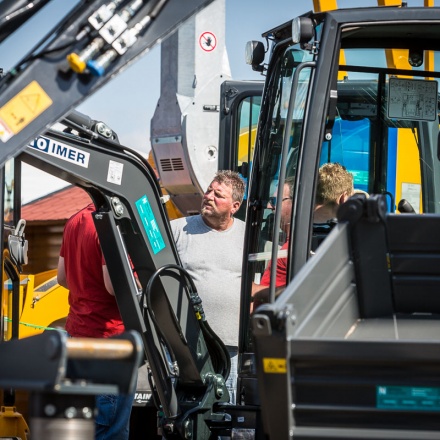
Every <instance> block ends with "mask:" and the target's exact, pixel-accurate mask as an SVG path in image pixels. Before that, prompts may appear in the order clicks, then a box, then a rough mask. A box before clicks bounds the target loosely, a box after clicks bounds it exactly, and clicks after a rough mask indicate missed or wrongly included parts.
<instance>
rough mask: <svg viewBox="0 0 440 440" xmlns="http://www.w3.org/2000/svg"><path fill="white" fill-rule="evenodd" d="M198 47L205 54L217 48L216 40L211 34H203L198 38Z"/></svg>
mask: <svg viewBox="0 0 440 440" xmlns="http://www.w3.org/2000/svg"><path fill="white" fill-rule="evenodd" d="M199 44H200V47H201V48H202V49H203V50H204V51H206V52H212V51H213V50H214V49H215V48H216V47H217V38H215V35H214V34H213V33H212V32H203V34H202V35H200V38H199Z"/></svg>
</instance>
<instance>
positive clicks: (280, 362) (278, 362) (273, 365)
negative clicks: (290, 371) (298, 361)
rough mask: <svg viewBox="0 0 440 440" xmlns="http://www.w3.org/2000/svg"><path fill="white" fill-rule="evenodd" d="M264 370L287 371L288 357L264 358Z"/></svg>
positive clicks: (267, 371) (268, 371) (279, 372)
mask: <svg viewBox="0 0 440 440" xmlns="http://www.w3.org/2000/svg"><path fill="white" fill-rule="evenodd" d="M263 370H264V372H265V373H277V374H282V373H287V367H286V359H282V358H263Z"/></svg>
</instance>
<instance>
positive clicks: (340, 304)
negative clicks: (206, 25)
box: [0, 1, 440, 439]
mask: <svg viewBox="0 0 440 440" xmlns="http://www.w3.org/2000/svg"><path fill="white" fill-rule="evenodd" d="M196 3H197V2H193V3H191V5H192V6H194V9H196V8H197V6H196V5H195V4H196ZM189 4H190V2H172V1H169V2H167V3H164V4H163V5H162V6H161V9H160V11H161V12H160V14H158V15H157V16H155V20H154V23H155V24H156V26H159V25H160V23H161V22H160V17H161V16H162V13H165V12H166V11H168V12H169V13H170V12H171V11H181V8H183V7H184V6H183V5H185V6H188V5H189ZM88 5H91V6H90V7H92V6H93V7H94V8H96V7H98V6H101V2H88ZM150 6H151V5H150ZM198 6H201V3H198ZM118 7H123V5H118ZM167 8H168V9H167ZM83 11H84V9H81V11H77V14H78V15H77V16H76V17H75V18H76V20H74V22H73V24H72V22H69V26H67V25H66V27H65V28H64V29H63V32H62V35H63V36H64V35H65V34H67V35H68V36H69V35H70V36H75V35H78V34H80V35H82V33H83V32H81V33H80V30H83V29H85V28H86V27H87V26H88V25H87V24H86V18H87V17H89V16H92V15H93V14H94V9H88V10H87V12H86V13H85V12H84V14H83ZM186 11H187V12H188V10H186ZM165 16H166V17H169V15H165ZM138 18H142V17H138ZM170 23H171V22H170V21H167V26H169V27H168V28H167V29H169V28H170V27H172V25H170ZM149 29H150V30H151V29H152V28H148V29H147V31H146V33H145V34H144V36H147V35H148V30H149ZM155 29H156V31H158V27H156V28H155ZM92 33H93V31H92ZM141 35H142V34H141ZM263 37H264V38H265V39H266V44H263V43H258V42H251V43H250V44H249V45H248V47H247V55H248V60H249V62H250V64H251V65H252V67H253V68H254V69H255V70H257V71H261V72H263V73H264V74H265V75H266V79H265V84H264V91H263V95H262V98H261V109H260V111H259V117H258V127H257V130H256V135H255V139H256V143H255V150H254V154H253V158H252V161H250V160H249V159H248V160H241V163H240V166H241V167H242V170H243V169H247V170H249V174H248V175H249V176H250V180H249V188H248V194H247V203H246V212H245V217H246V236H245V253H244V255H243V277H242V290H241V310H240V334H239V377H238V383H237V387H238V393H237V394H238V397H237V403H236V404H235V405H231V404H229V403H228V400H229V398H228V392H227V389H226V387H225V378H226V377H227V375H228V369H229V366H228V365H229V361H228V355H227V352H226V351H225V347H224V345H223V344H222V342H221V341H220V340H219V339H218V338H217V337H216V335H215V334H214V333H213V332H212V330H211V329H210V326H209V316H205V314H204V311H203V292H197V291H196V289H195V288H194V285H193V283H192V280H191V278H190V277H189V276H188V275H187V274H186V273H185V271H184V270H183V268H182V267H181V265H180V260H179V256H178V254H177V252H176V249H175V246H174V242H173V238H172V234H171V232H170V228H169V224H168V217H167V214H166V211H165V209H164V202H165V199H164V198H163V197H162V194H161V191H160V188H159V185H158V182H157V179H156V176H155V174H154V172H153V170H152V169H151V167H150V166H149V165H148V164H147V163H146V162H145V160H144V159H143V158H142V157H141V156H140V155H139V154H138V153H136V152H135V151H133V150H131V149H130V148H128V147H126V146H122V145H120V144H119V142H118V141H117V138H116V137H115V136H114V135H113V133H112V130H110V129H108V128H106V127H103V126H102V125H100V126H99V127H97V126H96V124H94V122H93V120H91V119H90V118H87V117H84V115H80V114H78V113H77V112H73V113H72V112H71V110H72V108H73V107H74V106H75V105H77V104H78V102H79V101H80V100H81V97H78V94H79V93H81V94H82V95H81V96H83V94H84V93H85V92H88V93H91V92H92V91H93V87H92V86H93V85H94V84H97V81H99V80H98V79H97V77H93V78H91V76H90V75H92V76H93V73H91V71H89V70H88V69H92V70H93V69H94V68H97V67H99V66H101V67H102V66H103V59H101V61H100V62H98V64H96V63H92V64H91V65H90V66H88V67H87V63H85V64H86V68H85V70H83V71H81V72H76V71H67V73H68V74H67V76H66V67H65V65H64V60H65V57H63V58H62V62H61V58H60V57H58V55H57V56H56V57H55V55H54V54H56V53H57V51H51V50H49V49H47V50H44V51H43V54H44V56H41V57H30V58H29V59H28V60H26V62H25V63H22V65H21V67H22V69H23V70H22V72H21V73H20V72H19V73H18V75H17V76H16V77H13V76H11V75H8V76H7V77H6V79H5V80H4V82H3V83H2V84H0V118H2V121H3V123H4V126H5V127H4V129H3V134H2V137H1V139H2V142H3V147H5V148H4V149H2V152H3V153H2V154H3V156H1V157H0V159H1V161H2V163H5V160H6V159H7V158H8V157H12V156H14V160H15V164H16V165H15V167H14V169H17V170H19V168H20V165H19V164H20V163H21V162H26V163H29V164H32V165H33V166H36V167H37V168H39V169H42V170H44V171H46V172H49V173H51V174H53V175H56V176H58V177H60V178H62V179H64V180H66V181H67V182H70V183H72V184H74V185H77V186H79V187H80V188H83V189H84V190H85V191H87V193H88V194H89V195H90V197H91V198H92V200H93V201H94V203H95V206H96V212H95V213H94V215H93V217H94V222H95V226H96V229H97V232H98V236H99V238H100V240H101V243H102V249H103V253H104V256H105V259H106V262H107V265H108V268H109V272H110V276H111V280H112V283H113V285H114V287H115V296H116V299H117V302H118V306H119V308H120V311H121V315H122V317H123V319H124V323H125V325H126V328H127V330H129V331H134V332H135V333H134V335H139V340H140V343H139V345H140V346H141V347H142V350H141V351H142V356H141V357H140V359H139V358H138V357H137V356H136V355H133V354H132V353H134V352H135V351H136V350H127V351H130V355H129V356H128V358H129V359H130V361H131V363H130V365H128V366H127V369H126V374H127V375H129V372H130V371H132V369H131V367H132V366H133V364H136V362H137V363H145V362H147V363H148V371H149V376H150V383H151V390H152V393H153V395H154V399H155V403H156V405H157V408H158V425H159V429H160V433H161V435H162V436H163V437H165V438H186V439H190V438H197V439H204V438H212V437H215V436H230V437H232V438H256V439H263V438H270V439H286V438H295V439H311V438H314V439H331V438H333V439H336V438H338V439H340V438H345V439H355V438H356V439H357V438H368V439H370V438H371V439H405V438H408V439H409V438H420V439H434V438H438V436H439V431H440V429H439V428H440V427H439V424H438V411H439V410H440V406H439V403H438V402H439V399H438V396H439V393H440V382H439V379H438V374H437V371H438V366H439V363H438V356H437V354H436V353H437V352H438V337H437V334H436V333H437V329H438V322H439V321H438V318H439V313H440V309H439V306H438V300H437V298H436V292H437V290H438V287H439V280H440V276H439V273H438V243H439V240H438V233H437V229H438V225H440V216H439V212H438V211H439V210H440V208H439V198H440V196H439V185H440V183H439V182H440V180H439V175H438V174H439V172H440V162H439V160H440V159H439V153H438V148H439V147H438V138H439V121H438V110H439V107H438V102H439V95H438V78H439V77H440V74H439V73H438V72H436V70H435V68H434V64H433V62H432V61H433V60H435V59H436V56H437V52H438V51H439V50H440V43H439V42H440V9H438V8H408V7H406V6H405V5H399V6H394V7H380V8H356V9H344V10H335V11H328V12H317V13H313V12H309V13H306V14H304V15H302V16H300V17H296V18H294V19H293V20H289V21H288V22H286V23H285V24H282V25H280V26H278V27H276V28H274V29H271V30H269V31H267V32H266V33H264V34H263ZM96 38H99V37H96ZM139 40H141V39H139ZM139 40H137V41H139ZM70 41H71V40H70V39H68V40H66V43H67V42H70ZM91 41H93V40H91ZM51 44H53V45H54V48H57V49H58V50H64V49H62V47H63V46H59V45H57V43H56V42H52V43H51ZM75 44H76V43H75ZM78 44H79V43H78ZM99 44H104V47H107V46H106V45H105V43H102V42H100V43H99ZM83 46H85V47H88V46H87V44H86V45H84V42H83V43H82V44H81V47H83ZM269 46H270V53H269V60H268V62H267V64H265V63H264V55H265V52H266V51H269V49H268V48H269ZM133 47H134V46H133ZM100 50H101V48H100ZM109 50H110V49H109ZM115 50H116V49H115ZM139 51H142V49H141V48H139ZM71 53H73V52H72V51H71V50H69V51H68V54H67V50H66V54H67V55H69V54H71ZM104 53H106V51H104ZM126 53H127V56H129V54H130V51H127V52H126ZM66 54H64V55H66ZM134 54H135V55H137V54H138V52H134ZM342 54H343V56H341V55H342ZM391 54H399V58H398V61H399V63H398V64H397V63H394V64H393V62H392V60H393V57H392V56H391ZM108 56H109V55H108ZM79 58H81V57H79ZM92 58H93V57H92ZM74 59H75V60H76V61H78V60H77V59H76V58H75V57H74ZM97 59H100V57H98V58H97ZM107 59H108V58H107ZM118 60H119V62H120V63H122V62H123V60H121V59H120V58H116V59H115V60H112V63H109V64H108V65H106V67H107V69H109V70H107V69H104V71H102V72H101V71H100V72H101V73H102V74H103V76H102V77H99V78H101V79H103V78H108V76H107V75H109V74H111V73H112V69H113V68H116V65H115V64H114V63H117V62H118ZM125 61H127V59H126V60H125ZM113 62H114V63H113ZM34 63H37V64H35V65H34ZM61 64H63V65H64V67H63V68H62V69H61V68H60V65H61ZM78 66H79V67H78V69H79V70H81V66H83V64H81V63H79V64H78ZM36 67H38V69H37V68H36ZM119 67H121V64H119ZM43 68H47V71H46V72H44V73H43V72H42V69H43ZM70 69H71V70H72V68H70ZM17 81H19V82H17ZM20 81H21V82H20ZM66 81H67V82H66ZM40 83H41V84H43V86H42V85H41V84H40ZM73 86H75V87H73ZM26 87H32V89H31V91H32V92H36V93H39V94H40V95H39V96H41V98H42V101H41V102H43V103H45V104H44V105H43V106H42V107H38V109H39V111H40V113H39V114H38V115H36V116H35V118H34V119H32V117H31V116H30V115H29V114H28V113H25V112H24V110H22V109H21V107H20V106H19V105H18V104H17V102H22V101H23V98H24V97H26V96H28V95H26V93H27V92H28V91H29V89H26ZM41 90H42V91H44V94H43V93H42V91H41ZM66 90H69V93H66ZM230 90H231V89H230ZM49 91H53V93H54V95H53V97H54V98H52V95H51V93H50V92H49ZM46 95H47V97H46ZM235 96H236V97H238V98H239V97H240V96H241V97H242V96H243V95H241V94H240V93H239V91H238V90H237V89H236V91H232V92H231V93H230V94H229V96H228V101H227V103H226V101H225V105H224V108H223V109H224V111H223V112H222V113H223V115H222V118H223V116H224V117H225V118H224V119H223V120H222V128H223V131H222V133H221V139H228V141H229V142H230V143H232V144H233V145H232V148H233V149H235V150H233V151H238V146H239V139H240V138H242V137H241V136H240V135H241V134H242V133H241V131H240V127H241V126H242V124H241V123H240V121H241V120H243V119H246V120H247V121H248V126H252V125H253V124H252V123H249V121H252V117H251V116H250V115H251V114H252V113H251V112H250V111H249V109H250V108H252V104H253V103H252V100H249V101H247V104H249V105H248V106H247V108H246V105H243V106H242V105H237V104H236V103H235V102H234V97H235ZM55 98H56V99H55ZM39 102H40V101H39ZM43 107H45V108H43ZM12 109H13V110H14V111H13V110H12ZM15 109H17V111H20V110H21V111H22V112H21V113H18V115H17V114H16V113H15ZM246 112H247V113H246ZM68 113H69V115H67V114H68ZM243 115H247V118H243ZM16 116H19V117H20V121H21V122H19V121H18V120H16V119H15V117H16ZM240 118H242V119H240ZM60 120H61V121H62V125H63V126H64V127H65V129H63V130H62V131H59V130H56V129H53V128H52V129H49V130H47V126H48V125H50V124H52V123H54V122H56V121H60ZM22 125H23V128H22ZM251 138H252V137H251V136H248V142H249V139H251ZM220 148H224V147H221V146H219V149H220ZM250 148H252V147H250ZM223 151H224V152H226V151H227V150H226V149H223ZM408 156H410V157H411V158H414V159H412V160H413V161H414V162H415V163H418V164H419V167H418V171H419V172H418V176H416V179H413V177H412V176H404V177H402V178H401V179H396V175H397V173H399V172H401V169H400V167H399V163H398V162H399V160H400V158H401V157H408ZM225 157H226V153H225ZM328 162H339V163H341V164H343V165H344V166H345V167H346V168H347V169H348V170H349V171H350V172H351V173H352V174H353V176H354V184H355V188H357V189H360V190H363V191H365V192H367V193H369V194H370V197H369V198H366V196H357V197H355V198H353V199H351V200H350V201H349V202H347V204H346V205H343V206H342V208H341V210H340V212H339V214H338V219H337V221H332V222H331V225H330V223H329V224H324V225H322V224H319V225H316V224H314V222H313V211H314V200H315V192H316V182H317V174H318V168H319V166H320V165H321V164H323V163H328ZM287 178H290V179H294V182H295V183H294V186H293V195H292V209H291V211H290V227H289V230H288V231H287V232H286V231H285V230H283V231H282V230H281V227H280V223H281V212H280V211H281V209H275V212H274V213H273V212H272V210H271V209H268V202H269V200H272V202H273V201H274V199H273V197H276V198H277V200H278V201H281V200H282V190H283V184H284V182H285V180H286V179H287ZM396 182H400V183H399V184H398V186H399V187H397V186H396ZM17 192H18V193H19V191H17ZM272 202H271V203H272ZM279 203H280V202H279ZM279 206H280V205H279V204H278V205H277V207H278V208H279ZM15 208H16V209H14V216H16V217H14V220H13V226H14V227H13V228H10V234H9V235H10V237H11V238H10V240H9V241H10V242H11V244H10V245H9V251H10V252H11V255H12V261H13V262H14V264H15V266H16V267H17V269H18V270H19V269H20V266H21V265H23V264H24V263H25V254H26V252H25V250H26V246H28V244H27V243H26V241H25V238H24V233H23V229H22V228H20V227H18V226H19V221H20V216H19V204H18V203H17V204H16V206H15ZM396 211H399V212H400V213H399V214H398V213H397V212H396ZM332 220H334V219H332ZM30 245H31V243H29V246H30ZM278 259H283V261H285V263H286V265H287V275H286V286H285V289H284V290H283V292H282V293H279V292H278V291H276V289H275V278H276V269H277V264H276V263H277V261H278ZM268 261H272V265H271V269H270V273H271V276H270V280H271V282H270V285H269V286H268V298H267V304H263V305H261V306H260V307H258V308H257V309H256V311H255V312H254V313H253V314H251V313H250V310H251V302H252V294H251V292H252V285H253V284H259V283H260V282H261V278H262V274H263V273H264V271H265V270H266V266H267V263H268ZM135 274H136V277H137V279H138V281H139V282H140V285H141V289H139V288H138V284H137V280H136V279H135ZM54 334H56V335H57V336H56V337H55V339H56V340H55V341H53V340H49V341H46V337H47V334H44V335H43V336H42V337H41V338H40V337H39V339H38V343H40V344H41V345H39V346H38V347H39V349H38V350H36V351H35V352H33V353H34V354H33V356H34V357H36V358H38V355H39V354H40V355H41V358H42V360H41V363H40V364H39V365H42V366H43V365H44V364H45V362H47V361H48V360H56V361H57V362H58V363H56V364H55V365H52V368H51V369H50V373H51V374H52V375H53V377H51V378H47V377H45V374H44V371H45V370H44V368H42V369H39V372H40V375H39V376H38V377H34V376H29V368H28V369H26V368H25V367H24V366H23V365H25V364H26V351H25V350H23V349H22V347H26V349H27V348H28V347H30V346H32V340H33V339H34V338H32V337H30V338H26V339H25V340H23V341H20V340H18V341H15V340H14V341H7V342H3V343H1V344H0V355H1V356H2V359H7V362H2V363H0V386H2V387H17V388H19V387H27V388H29V389H31V390H32V391H33V392H34V396H36V400H35V402H36V403H35V404H34V410H33V411H32V413H31V417H33V418H34V426H35V427H36V431H37V432H38V433H39V434H40V435H43V436H42V437H41V438H50V434H51V432H50V431H49V430H50V428H49V426H50V424H47V426H48V428H47V430H46V431H44V429H43V426H46V425H45V422H47V421H48V420H53V418H55V419H59V420H60V421H61V422H62V426H63V428H64V429H65V430H66V431H67V429H68V428H70V429H75V426H76V425H75V423H77V422H78V418H79V419H84V418H85V415H84V414H82V413H80V412H79V411H76V412H72V411H69V412H67V413H66V411H55V412H52V413H51V412H48V411H41V408H43V409H44V408H47V404H48V403H50V402H55V403H56V405H60V408H62V407H63V405H65V403H66V402H68V401H69V400H70V399H69V397H70V396H71V395H72V394H75V393H76V394H78V393H79V391H78V390H77V389H74V390H72V389H71V388H69V385H70V384H71V383H74V384H76V383H80V384H82V385H83V387H82V389H83V393H84V394H87V395H89V394H93V393H96V392H99V391H100V390H102V389H103V387H104V385H105V386H108V385H109V383H112V382H111V381H113V385H114V386H115V387H116V391H118V390H119V391H120V390H127V389H129V388H131V389H133V384H132V383H131V382H130V381H126V382H125V383H120V382H118V380H117V378H115V377H114V375H110V374H109V375H107V376H106V377H105V378H104V377H100V376H99V375H94V374H92V375H90V376H87V374H86V371H87V369H85V370H84V369H79V371H80V373H82V375H78V374H77V375H74V374H73V372H72V369H69V368H68V369H67V370H66V369H65V366H66V362H67V365H70V364H69V362H70V361H69V356H68V354H69V352H71V351H72V348H71V347H69V341H65V340H63V338H62V336H60V335H59V333H58V332H57V331H55V332H54ZM134 338H136V336H134ZM49 339H50V338H49ZM35 344H37V342H36V343H35ZM132 345H133V346H136V345H137V344H136V340H135V341H134V343H133V344H132ZM53 347H56V348H57V350H55V349H53ZM62 347H65V348H66V349H65V351H63V350H62ZM51 348H52V349H51ZM98 351H99V350H98ZM54 352H55V354H54ZM65 353H67V361H66V359H65V358H66V355H65ZM3 354H6V356H7V357H4V356H3ZM74 356H75V355H72V356H71V357H74ZM77 356H78V355H77ZM126 358H127V356H126ZM88 362H89V364H88V365H89V366H90V365H91V366H93V365H94V362H96V360H95V361H94V360H93V359H91V360H88ZM109 364H110V365H111V362H109ZM100 365H102V364H100ZM28 367H29V366H28ZM95 368H96V365H95V367H94V368H92V370H91V371H97V370H96V369H95ZM101 370H102V367H101ZM57 371H58V372H60V374H58V375H56V374H55V373H56V372H57ZM66 371H67V373H66ZM20 374H21V376H20ZM26 375H27V376H26ZM25 376H26V377H30V379H32V380H26V381H25V380H23V378H24V377H25ZM55 376H56V377H55ZM100 381H101V382H100ZM115 382H116V383H115ZM42 389H44V391H45V393H44V395H43V397H41V396H39V395H40V394H41V391H42ZM87 402H88V403H87V405H91V404H90V401H87ZM56 405H55V406H56ZM71 407H73V408H77V407H78V405H77V404H76V402H74V404H72V405H70V406H69V407H68V408H71ZM87 407H89V406H87ZM66 409H67V408H66ZM66 414H69V415H70V417H67V416H66ZM72 414H74V415H73V416H72ZM86 414H90V412H86ZM89 421H90V420H89ZM77 424H78V425H80V424H79V423H77ZM78 429H79V427H78ZM31 430H32V423H31ZM89 434H90V433H89V432H88V435H89ZM83 438H91V437H85V436H84V437H83Z"/></svg>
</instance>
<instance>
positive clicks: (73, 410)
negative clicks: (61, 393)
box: [64, 406, 78, 419]
mask: <svg viewBox="0 0 440 440" xmlns="http://www.w3.org/2000/svg"><path fill="white" fill-rule="evenodd" d="M77 414H78V411H77V410H76V408H75V407H73V406H70V407H69V408H66V410H65V411H64V415H65V416H66V418H67V419H73V418H75V417H76V416H77Z"/></svg>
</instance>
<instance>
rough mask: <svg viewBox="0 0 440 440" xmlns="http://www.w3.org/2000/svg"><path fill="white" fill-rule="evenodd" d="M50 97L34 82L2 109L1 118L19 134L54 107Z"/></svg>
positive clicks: (0, 110)
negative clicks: (49, 108)
mask: <svg viewBox="0 0 440 440" xmlns="http://www.w3.org/2000/svg"><path fill="white" fill-rule="evenodd" d="M52 103H53V102H52V100H51V99H50V97H49V95H48V94H47V93H46V92H45V91H44V90H43V89H42V87H41V86H40V85H39V84H38V83H37V82H36V81H32V82H31V83H30V84H28V85H27V86H26V87H25V88H24V89H23V90H21V91H20V92H19V93H18V94H17V95H15V96H14V97H13V98H12V99H10V100H9V101H8V102H7V103H6V104H5V105H4V106H3V107H2V108H0V118H1V119H2V121H3V122H4V124H6V126H7V128H9V129H10V130H11V131H12V133H14V134H17V133H18V132H20V131H21V130H23V128H25V127H26V126H27V125H28V124H30V123H31V122H32V121H33V120H34V119H35V118H37V117H38V116H39V115H41V113H43V112H44V110H46V109H47V108H48V107H50V106H51V105H52Z"/></svg>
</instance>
